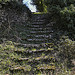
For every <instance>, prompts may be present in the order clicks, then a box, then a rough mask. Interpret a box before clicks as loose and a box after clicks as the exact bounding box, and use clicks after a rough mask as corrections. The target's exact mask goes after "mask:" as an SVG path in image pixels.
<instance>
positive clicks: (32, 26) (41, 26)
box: [27, 24, 53, 28]
mask: <svg viewBox="0 0 75 75" xmlns="http://www.w3.org/2000/svg"><path fill="white" fill-rule="evenodd" d="M27 27H31V28H48V27H53V25H46V24H37V25H27Z"/></svg>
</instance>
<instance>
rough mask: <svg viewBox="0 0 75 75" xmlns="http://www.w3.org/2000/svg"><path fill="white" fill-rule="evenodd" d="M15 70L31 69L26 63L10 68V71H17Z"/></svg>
mask: <svg viewBox="0 0 75 75" xmlns="http://www.w3.org/2000/svg"><path fill="white" fill-rule="evenodd" d="M17 71H24V72H28V71H31V66H30V65H26V66H18V65H15V66H12V67H11V68H10V72H17Z"/></svg>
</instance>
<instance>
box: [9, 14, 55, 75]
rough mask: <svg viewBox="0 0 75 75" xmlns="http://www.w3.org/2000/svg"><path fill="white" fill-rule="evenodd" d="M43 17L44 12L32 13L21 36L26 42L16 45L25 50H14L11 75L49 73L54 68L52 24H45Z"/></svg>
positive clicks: (47, 74)
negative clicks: (30, 20)
mask: <svg viewBox="0 0 75 75" xmlns="http://www.w3.org/2000/svg"><path fill="white" fill-rule="evenodd" d="M45 19H46V14H33V17H32V25H27V26H26V29H25V31H26V33H25V34H24V35H26V37H23V38H22V40H24V41H25V43H26V44H18V45H17V46H19V47H23V48H25V50H14V53H15V55H16V54H17V55H18V57H15V58H12V60H13V61H14V62H15V63H16V64H15V66H13V65H12V66H11V67H10V73H11V75H20V74H21V75H39V74H43V75H50V74H51V73H52V71H54V70H55V57H54V52H55V51H54V43H52V34H53V30H52V26H53V24H45Z"/></svg>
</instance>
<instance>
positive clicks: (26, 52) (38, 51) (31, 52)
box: [14, 48, 54, 54]
mask: <svg viewBox="0 0 75 75" xmlns="http://www.w3.org/2000/svg"><path fill="white" fill-rule="evenodd" d="M53 50H54V49H53V48H50V49H43V50H33V51H30V50H26V51H22V50H14V52H17V53H24V54H34V53H42V52H52V51H53Z"/></svg>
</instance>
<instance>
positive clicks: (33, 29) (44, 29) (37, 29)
mask: <svg viewBox="0 0 75 75" xmlns="http://www.w3.org/2000/svg"><path fill="white" fill-rule="evenodd" d="M28 30H32V31H46V30H52V28H51V27H50V28H49V27H48V28H28Z"/></svg>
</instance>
